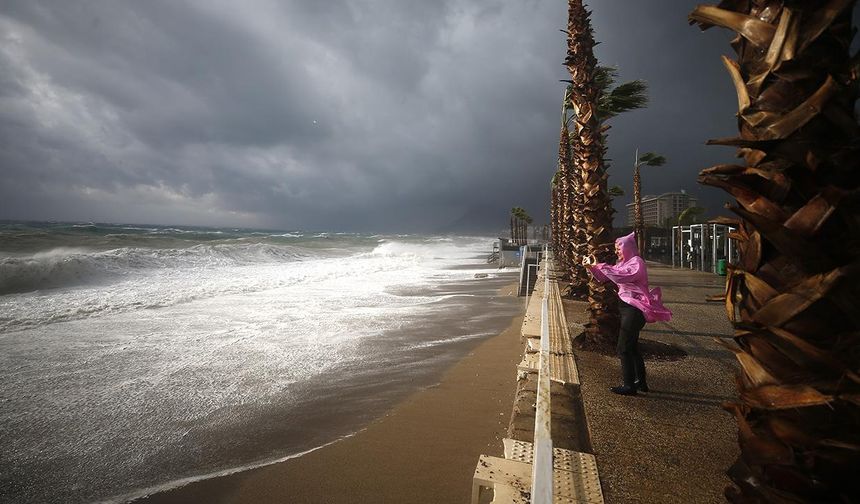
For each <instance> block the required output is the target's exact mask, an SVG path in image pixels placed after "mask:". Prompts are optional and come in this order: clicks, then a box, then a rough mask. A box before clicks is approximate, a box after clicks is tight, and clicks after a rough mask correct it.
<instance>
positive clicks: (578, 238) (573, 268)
mask: <svg viewBox="0 0 860 504" xmlns="http://www.w3.org/2000/svg"><path fill="white" fill-rule="evenodd" d="M578 141H579V137H578V136H577V135H576V134H575V133H574V134H573V135H570V134H569V133H568V136H567V146H568V147H571V146H575V145H576V144H577V142H578ZM571 150H572V149H571ZM567 178H568V183H567V187H568V197H567V201H568V213H567V217H568V220H567V222H566V231H567V236H568V239H567V243H566V245H567V249H566V253H567V256H568V263H569V268H568V275H569V278H568V281H569V284H568V288H567V291H566V292H565V296H566V297H568V298H572V299H586V297H587V296H588V277H589V273H588V272H587V271H586V270H585V268H584V267H583V266H582V257H583V256H584V255H586V254H587V253H588V252H587V246H588V243H587V241H588V240H587V233H586V229H585V220H584V218H583V215H584V214H583V208H584V198H583V195H582V172H581V171H580V170H578V169H577V168H576V167H575V166H573V162H572V160H569V161H568V173H567Z"/></svg>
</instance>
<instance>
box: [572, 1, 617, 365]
mask: <svg viewBox="0 0 860 504" xmlns="http://www.w3.org/2000/svg"><path fill="white" fill-rule="evenodd" d="M589 18H590V13H589V12H587V11H586V10H585V8H584V7H583V5H582V0H568V21H567V31H568V35H567V36H568V38H567V58H566V59H565V65H566V66H567V69H568V71H569V72H570V77H571V80H572V84H571V89H572V95H571V99H572V100H571V101H572V102H573V106H574V111H575V112H576V118H575V120H576V136H577V137H578V141H577V142H576V144H575V145H574V148H573V156H572V157H573V159H574V165H575V166H576V168H577V169H578V170H580V172H581V173H582V191H581V192H582V193H583V195H584V198H585V200H584V205H583V206H584V208H583V218H584V220H585V227H586V232H587V234H588V236H587V244H588V249H587V250H588V253H589V254H593V255H594V256H595V257H596V258H597V260H598V261H601V262H612V261H613V259H614V256H615V254H614V250H613V240H612V213H611V211H610V208H611V201H610V199H609V195H608V194H607V187H606V179H607V174H606V170H605V166H604V164H603V143H602V141H601V140H602V138H601V131H600V123H599V121H598V119H597V117H596V115H595V111H596V107H597V99H598V96H599V89H598V87H597V86H596V85H595V82H594V71H595V68H596V66H597V60H596V58H595V57H594V37H593V36H592V31H591V22H590V19H589ZM588 301H589V322H588V324H587V325H586V332H585V337H586V341H587V343H589V344H590V345H592V346H597V347H600V348H603V349H609V348H612V347H613V345H614V344H615V341H616V339H617V337H618V326H619V319H618V298H617V296H616V294H615V292H614V290H613V289H611V288H610V287H609V286H608V285H606V284H602V283H599V282H597V281H595V280H594V279H593V278H591V279H590V280H589V283H588Z"/></svg>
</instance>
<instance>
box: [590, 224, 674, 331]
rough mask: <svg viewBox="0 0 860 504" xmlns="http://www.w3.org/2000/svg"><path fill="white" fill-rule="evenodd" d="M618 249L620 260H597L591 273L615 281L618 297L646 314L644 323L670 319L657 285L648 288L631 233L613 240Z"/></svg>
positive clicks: (645, 270) (643, 264) (598, 278)
mask: <svg viewBox="0 0 860 504" xmlns="http://www.w3.org/2000/svg"><path fill="white" fill-rule="evenodd" d="M615 243H616V244H618V246H619V248H620V249H621V257H622V258H623V260H621V261H620V262H619V263H618V264H616V265H615V266H612V265H610V264H606V263H597V264H595V265H594V266H592V267H591V268H590V269H591V274H592V275H594V278H595V279H597V280H598V281H600V282H606V281H609V280H611V281H613V282H615V283H616V284H618V297H620V298H621V300H622V301H624V302H625V303H627V304H629V305H631V306H635V307H636V308H639V310H640V311H642V314H643V315H645V321H646V322H659V321H661V320H669V319H671V318H672V312H670V311H669V309H668V308H666V307H665V306H663V301H662V298H663V294H662V292H661V291H660V287H654V288H653V289H651V290H648V269H647V268H646V267H645V261H644V260H643V259H642V258H641V257H639V249H638V247H636V237H635V235H634V233H630V234H629V235H627V236H622V237H621V238H618V239H617V240H615Z"/></svg>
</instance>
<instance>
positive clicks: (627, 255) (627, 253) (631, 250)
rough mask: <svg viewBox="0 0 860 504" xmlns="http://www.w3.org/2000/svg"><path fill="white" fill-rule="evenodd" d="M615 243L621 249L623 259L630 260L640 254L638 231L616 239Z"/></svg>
mask: <svg viewBox="0 0 860 504" xmlns="http://www.w3.org/2000/svg"><path fill="white" fill-rule="evenodd" d="M615 243H616V244H617V245H618V248H620V249H621V256H622V261H629V260H630V259H632V258H634V257H636V256H638V255H639V247H637V246H636V233H630V234H629V235H625V236H622V237H621V238H618V239H617V240H615Z"/></svg>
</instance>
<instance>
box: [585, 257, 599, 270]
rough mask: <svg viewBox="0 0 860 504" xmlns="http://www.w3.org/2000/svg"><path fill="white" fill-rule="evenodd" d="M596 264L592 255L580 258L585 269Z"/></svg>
mask: <svg viewBox="0 0 860 504" xmlns="http://www.w3.org/2000/svg"><path fill="white" fill-rule="evenodd" d="M595 264H597V259H595V257H594V256H593V255H586V256H582V265H583V266H585V267H586V268H587V267H589V266H594V265H595Z"/></svg>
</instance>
